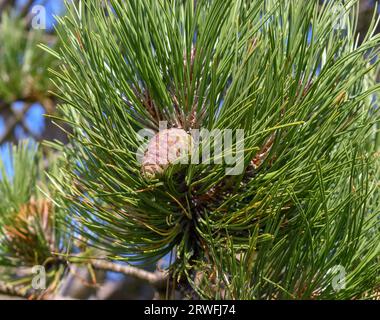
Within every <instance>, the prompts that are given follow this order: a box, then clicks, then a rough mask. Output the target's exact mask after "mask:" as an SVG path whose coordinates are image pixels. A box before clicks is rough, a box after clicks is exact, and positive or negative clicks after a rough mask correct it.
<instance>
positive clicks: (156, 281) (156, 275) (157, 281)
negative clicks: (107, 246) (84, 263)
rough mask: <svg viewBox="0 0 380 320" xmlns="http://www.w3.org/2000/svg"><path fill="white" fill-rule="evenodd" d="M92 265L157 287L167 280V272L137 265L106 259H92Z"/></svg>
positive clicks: (163, 284) (160, 286)
mask: <svg viewBox="0 0 380 320" xmlns="http://www.w3.org/2000/svg"><path fill="white" fill-rule="evenodd" d="M91 265H92V266H93V267H94V268H95V269H98V270H104V271H112V272H117V273H122V274H124V275H127V276H132V277H135V278H137V279H140V280H142V281H145V282H147V283H149V284H151V285H152V286H154V287H156V288H163V287H165V285H166V282H167V279H168V278H167V274H166V273H164V272H160V271H155V272H149V271H146V270H143V269H140V268H137V267H133V266H127V265H121V264H118V263H114V262H110V261H105V260H91Z"/></svg>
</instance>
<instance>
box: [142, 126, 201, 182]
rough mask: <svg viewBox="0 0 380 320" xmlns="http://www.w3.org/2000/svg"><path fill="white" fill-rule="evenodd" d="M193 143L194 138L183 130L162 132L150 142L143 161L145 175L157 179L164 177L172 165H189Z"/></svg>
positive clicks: (174, 129) (172, 129) (173, 129)
mask: <svg viewBox="0 0 380 320" xmlns="http://www.w3.org/2000/svg"><path fill="white" fill-rule="evenodd" d="M193 143H194V140H193V138H192V136H191V135H190V134H188V133H187V132H186V131H185V130H183V129H176V128H171V129H166V130H162V131H160V132H159V133H157V134H156V135H155V136H154V137H153V138H152V139H151V140H150V141H149V144H148V147H147V150H146V152H145V154H144V158H143V161H142V173H143V175H144V176H145V177H147V178H155V177H157V176H160V175H162V174H163V173H164V172H165V171H166V169H167V168H168V167H169V166H170V165H172V164H175V163H189V162H188V161H189V155H190V152H191V150H192V147H193ZM183 160H184V161H183ZM182 161H183V162H182Z"/></svg>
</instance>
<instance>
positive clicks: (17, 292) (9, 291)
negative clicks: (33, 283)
mask: <svg viewBox="0 0 380 320" xmlns="http://www.w3.org/2000/svg"><path fill="white" fill-rule="evenodd" d="M0 293H2V294H5V295H8V296H13V297H20V298H24V299H28V298H29V294H28V293H27V292H26V291H25V290H23V289H22V288H19V287H16V286H12V285H9V284H7V283H5V282H0Z"/></svg>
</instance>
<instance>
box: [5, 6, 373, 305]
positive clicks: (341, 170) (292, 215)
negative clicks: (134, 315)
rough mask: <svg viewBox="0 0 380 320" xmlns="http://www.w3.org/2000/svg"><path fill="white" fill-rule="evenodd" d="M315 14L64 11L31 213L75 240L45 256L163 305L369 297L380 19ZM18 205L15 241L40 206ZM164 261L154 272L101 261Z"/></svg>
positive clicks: (213, 9) (320, 10)
mask: <svg viewBox="0 0 380 320" xmlns="http://www.w3.org/2000/svg"><path fill="white" fill-rule="evenodd" d="M319 2H320V1H316V0H315V1H307V2H306V1H291V0H286V1H274V0H260V1H249V0H230V1H222V0H198V1H195V0H168V1H165V0H146V1H139V0H128V1H117V0H111V1H109V2H104V1H98V0H97V1H91V2H90V1H79V3H78V4H69V3H68V4H67V6H68V13H67V15H65V16H64V17H62V18H59V27H58V29H57V33H58V37H59V38H60V41H61V43H62V44H61V46H60V47H59V48H58V49H52V48H50V47H48V46H42V47H43V48H44V49H45V50H46V51H47V52H49V53H50V54H51V55H52V56H53V57H55V58H56V59H58V61H59V67H56V68H54V67H53V69H52V70H51V72H52V78H53V81H54V84H55V90H56V92H57V93H56V95H57V98H59V100H60V101H62V103H61V105H60V112H61V114H62V120H63V121H65V122H66V123H67V124H69V125H70V126H71V127H72V132H71V133H69V136H70V145H69V146H64V145H62V144H60V143H56V144H55V145H54V147H55V148H56V149H57V150H58V151H60V153H61V154H62V157H61V158H59V159H58V160H57V164H56V165H54V168H55V169H54V170H53V171H51V172H48V177H49V182H46V184H47V185H48V186H49V190H50V192H48V193H45V198H44V199H45V200H44V201H52V203H53V205H52V208H54V212H58V214H57V215H56V217H57V219H56V228H55V230H57V232H59V234H60V236H61V237H63V239H66V238H65V237H66V236H67V235H68V234H69V235H70V239H73V238H75V241H74V242H75V243H74V244H69V243H67V242H66V241H63V242H62V243H64V245H63V248H61V249H59V250H57V249H54V250H47V251H45V253H46V256H54V257H57V256H58V257H60V258H59V259H58V261H60V263H59V265H64V266H65V263H64V262H66V263H68V264H70V263H83V264H86V265H88V266H90V267H91V268H92V267H94V268H100V269H113V270H118V271H120V272H124V273H126V274H127V273H128V272H129V273H133V274H134V275H138V276H141V277H145V278H146V279H149V281H148V282H150V283H152V284H153V285H155V286H156V287H157V288H161V289H162V287H164V291H165V292H164V293H165V297H166V298H173V297H174V295H173V292H174V291H175V290H177V291H178V290H181V289H182V294H183V297H185V298H202V299H372V298H375V297H376V296H378V292H379V286H380V263H379V262H380V261H379V257H380V256H379V253H380V241H379V239H380V235H379V231H380V230H379V221H380V220H379V205H378V203H379V195H380V193H379V183H378V179H377V176H378V174H379V153H378V151H379V150H378V147H379V141H380V140H379V135H378V121H379V110H378V105H377V104H378V92H379V85H378V83H377V79H376V78H377V74H378V72H379V66H378V63H379V60H378V54H379V52H378V51H379V48H380V46H379V44H380V36H379V35H376V34H375V30H376V28H377V27H378V24H379V18H378V15H377V14H375V15H374V17H373V19H372V23H371V26H370V28H369V31H368V33H367V34H366V35H365V36H364V37H363V36H362V37H360V36H358V35H357V32H356V30H357V25H358V10H359V3H358V1H356V0H351V1H345V2H343V1H342V2H337V1H325V2H323V4H320V3H319ZM375 12H376V10H375ZM359 39H362V41H359ZM163 127H165V128H164V129H163ZM202 129H203V130H207V132H214V133H216V134H215V135H213V136H212V135H210V136H205V137H203V136H202V139H200V140H198V139H196V138H197V136H195V135H194V134H193V133H194V132H197V131H196V130H202ZM226 130H230V131H226ZM225 132H232V136H231V137H232V139H231V141H230V142H231V145H230V146H229V147H228V148H226V149H224V150H222V152H221V151H220V150H219V147H218V143H217V142H218V141H223V142H225V143H226V141H227V140H228V139H227V136H226V135H225ZM242 133H244V139H243V140H242V139H241V137H242V136H241V134H242ZM208 146H210V150H209V151H210V157H209V158H208V159H202V160H207V161H201V162H200V163H193V162H191V163H189V160H192V159H193V157H194V156H195V155H196V152H195V151H199V150H200V152H199V154H200V155H203V151H205V150H206V151H207V149H208ZM21 150H26V149H21ZM240 151H242V152H240ZM20 152H21V154H22V153H23V152H22V151H18V152H16V155H17V154H20ZM25 152H26V151H25ZM228 156H229V159H234V160H236V161H237V162H236V163H233V164H231V163H227V162H226V161H222V160H223V159H227V158H228ZM239 156H241V157H239ZM30 157H31V158H33V155H31V156H30ZM30 157H29V159H30ZM28 163H29V162H28V161H23V162H22V165H21V164H20V166H23V167H26V168H27V167H28V166H29V167H30V165H28ZM233 165H237V168H239V165H240V166H241V169H242V170H241V171H238V172H231V170H230V169H231V166H233ZM36 166H38V165H37V164H36ZM232 173H233V174H232ZM3 176H4V174H3ZM2 181H3V180H2ZM5 181H7V180H5ZM34 182H35V183H36V180H35V181H34ZM16 183H17V180H16V179H14V180H13V182H9V183H6V184H5V185H14V190H17V189H16V187H15V186H16ZM0 186H1V184H0ZM11 189H12V188H7V189H4V190H5V191H6V192H7V193H5V192H4V194H6V195H7V197H8V198H9V199H12V193H11V192H9V190H11ZM1 190H2V189H1V187H0V192H1ZM26 198H27V199H32V198H33V197H31V193H30V192H29V193H28V197H26ZM25 202H27V203H29V205H28V207H25V206H24V204H25ZM22 203H23V205H21V203H18V204H17V205H16V206H14V208H16V209H15V210H13V211H12V217H13V218H12V219H13V220H12V222H10V223H9V222H6V221H5V222H3V221H1V227H2V230H3V237H5V238H8V240H9V243H11V245H12V246H14V243H13V241H14V239H15V237H14V236H11V235H10V234H9V233H7V232H9V231H7V230H9V227H8V228H7V226H8V225H13V226H14V225H15V224H16V223H18V222H19V221H22V223H25V219H24V217H25V214H24V213H23V212H24V211H25V209H24V208H27V209H28V212H36V211H37V212H38V211H39V210H38V208H42V206H43V205H42V204H41V205H39V202H38V201H37V202H36V201H34V202H30V200H23V202H22ZM9 208H12V205H6V206H5V208H4V209H3V210H5V211H4V212H8V210H9ZM36 208H37V210H36ZM48 208H49V207H48ZM0 209H2V207H1V206H0ZM42 211H43V210H42ZM0 213H1V212H0ZM29 215H30V214H29ZM20 216H21V218H17V217H20ZM38 217H41V216H38ZM25 228H27V227H25V226H23V229H25ZM42 229H43V228H42ZM41 231H43V234H42V235H41V237H39V240H40V239H45V240H46V239H47V238H46V235H47V234H49V231H50V230H46V229H45V230H41ZM31 235H33V232H32V233H28V237H30V236H31ZM73 240H74V239H73ZM33 241H34V240H33ZM48 242H49V241H48ZM6 243H7V242H6ZM45 243H46V241H45ZM70 243H71V242H70ZM17 248H18V246H17ZM35 249H36V252H43V250H42V249H39V248H38V246H37V245H36V247H35ZM65 249H66V250H65ZM0 250H1V251H3V252H11V253H14V252H16V251H14V250H13V249H9V247H8V246H6V245H2V246H0ZM62 252H65V254H61V253H62ZM74 252H75V253H74ZM78 252H79V253H78ZM22 256H23V261H25V258H26V257H27V256H28V255H26V254H25V252H23V253H22ZM46 256H44V259H43V260H44V261H46ZM164 257H170V258H169V259H170V266H169V267H168V268H167V269H165V270H164V271H165V272H164V273H158V272H157V273H150V274H148V273H147V274H143V275H141V272H143V271H142V270H140V269H136V268H134V267H129V266H128V265H125V264H121V263H120V264H118V265H115V264H114V263H115V262H126V263H141V264H152V263H157V262H158V261H160V259H162V258H164ZM105 258H106V260H104V259H105ZM33 259H34V258H33ZM44 261H42V263H43V262H44ZM62 261H64V262H62ZM18 263H19V262H18ZM31 263H34V261H33V262H31ZM0 264H2V265H3V264H4V263H3V262H2V261H1V260H0ZM129 268H130V269H129ZM66 271H67V269H66V267H63V271H61V272H63V273H64V272H66ZM56 272H57V271H54V273H56ZM57 279H58V278H57ZM52 283H53V284H55V283H54V281H53V282H52Z"/></svg>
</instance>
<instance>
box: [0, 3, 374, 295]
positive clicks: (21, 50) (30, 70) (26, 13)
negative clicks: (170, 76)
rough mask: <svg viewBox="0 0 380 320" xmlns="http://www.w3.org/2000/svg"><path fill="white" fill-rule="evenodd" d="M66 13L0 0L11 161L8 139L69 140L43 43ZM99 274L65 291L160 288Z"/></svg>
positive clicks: (364, 10)
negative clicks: (58, 107)
mask: <svg viewBox="0 0 380 320" xmlns="http://www.w3.org/2000/svg"><path fill="white" fill-rule="evenodd" d="M299 1H307V0H299ZM375 2H378V1H374V0H361V3H360V12H361V13H360V19H359V30H358V32H359V33H360V35H363V34H365V32H366V30H367V29H368V24H369V23H370V21H371V18H372V15H373V11H374V7H375ZM36 6H38V7H36ZM64 13H65V7H64V4H63V1H61V0H0V158H1V159H2V160H3V161H4V163H5V164H7V163H10V160H9V154H8V148H6V147H5V146H6V144H7V143H16V142H17V141H19V140H22V139H26V138H30V139H33V140H35V141H38V142H40V141H43V140H48V141H53V140H56V139H57V140H59V141H61V142H64V143H66V142H67V137H66V134H65V132H64V131H63V130H62V129H60V128H59V127H58V126H57V125H55V123H54V122H57V121H53V120H52V119H51V118H49V117H46V116H54V115H57V114H56V113H57V111H56V106H57V104H58V103H59V99H58V98H57V97H56V96H55V95H54V90H55V88H54V86H53V84H52V83H51V82H50V80H49V69H50V68H52V69H54V67H55V65H56V64H57V63H58V62H57V61H56V60H55V59H54V57H52V56H50V55H48V54H47V53H45V52H44V51H43V50H42V49H40V48H39V47H38V44H39V43H44V44H46V45H47V46H49V47H56V46H59V43H57V39H56V36H55V29H54V26H55V24H56V19H55V16H60V15H64ZM44 24H46V28H45V27H44ZM35 25H37V26H38V28H37V30H36V28H35V27H33V26H35ZM41 26H43V28H40V27H41ZM58 116H59V115H58ZM58 124H59V122H58ZM60 125H62V124H60ZM62 126H63V125H62ZM63 127H64V129H65V130H70V128H67V127H65V126H63ZM46 152H49V151H48V150H46ZM9 170H11V168H9ZM0 201H1V199H0ZM96 279H97V281H96V283H93V281H91V277H90V275H89V274H88V271H87V269H80V268H78V269H77V270H75V271H74V272H73V273H72V274H70V275H69V276H68V278H67V279H66V283H65V285H64V287H63V288H62V290H61V295H63V296H70V297H73V298H77V299H152V298H153V297H154V294H155V293H154V291H153V289H152V288H151V287H150V286H148V285H146V284H144V283H142V282H139V281H138V280H137V279H134V278H131V277H126V276H123V275H119V274H114V273H110V272H101V271H97V275H96ZM0 298H4V296H0Z"/></svg>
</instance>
